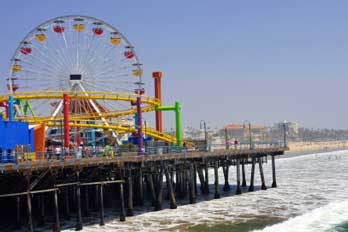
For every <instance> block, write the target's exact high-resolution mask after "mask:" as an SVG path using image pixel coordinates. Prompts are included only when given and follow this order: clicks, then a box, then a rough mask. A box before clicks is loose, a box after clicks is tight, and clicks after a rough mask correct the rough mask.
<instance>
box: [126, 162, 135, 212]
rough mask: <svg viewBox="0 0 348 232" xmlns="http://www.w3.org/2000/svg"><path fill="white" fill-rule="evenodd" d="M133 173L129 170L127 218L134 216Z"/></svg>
mask: <svg viewBox="0 0 348 232" xmlns="http://www.w3.org/2000/svg"><path fill="white" fill-rule="evenodd" d="M132 179H133V178H132V171H131V170H130V169H129V171H128V182H127V185H128V192H127V197H128V198H127V202H128V205H127V216H128V217H129V216H133V215H134V213H133V181H132Z"/></svg>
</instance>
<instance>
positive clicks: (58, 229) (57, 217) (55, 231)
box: [53, 190, 60, 232]
mask: <svg viewBox="0 0 348 232" xmlns="http://www.w3.org/2000/svg"><path fill="white" fill-rule="evenodd" d="M57 191H58V190H56V191H54V209H55V220H56V221H55V225H54V228H53V231H54V232H59V231H60V221H59V207H58V193H57Z"/></svg>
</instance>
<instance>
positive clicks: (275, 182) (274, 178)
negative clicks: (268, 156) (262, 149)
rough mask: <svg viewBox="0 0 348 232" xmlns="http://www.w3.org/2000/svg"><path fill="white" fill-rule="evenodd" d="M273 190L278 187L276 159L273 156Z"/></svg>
mask: <svg viewBox="0 0 348 232" xmlns="http://www.w3.org/2000/svg"><path fill="white" fill-rule="evenodd" d="M272 179H273V182H272V188H276V187H277V179H276V168H275V157H274V155H272Z"/></svg>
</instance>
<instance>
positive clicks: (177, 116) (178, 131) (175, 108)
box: [155, 101, 182, 146]
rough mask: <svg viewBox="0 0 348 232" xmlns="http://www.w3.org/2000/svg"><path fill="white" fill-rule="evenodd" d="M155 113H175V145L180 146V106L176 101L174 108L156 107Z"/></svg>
mask: <svg viewBox="0 0 348 232" xmlns="http://www.w3.org/2000/svg"><path fill="white" fill-rule="evenodd" d="M155 110H156V111H175V121H176V143H177V145H178V146H182V126H181V122H182V121H181V104H180V102H178V101H176V102H175V105H174V106H156V108H155Z"/></svg>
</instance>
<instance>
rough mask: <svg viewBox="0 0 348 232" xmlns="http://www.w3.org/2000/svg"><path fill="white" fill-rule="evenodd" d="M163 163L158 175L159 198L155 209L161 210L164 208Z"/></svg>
mask: <svg viewBox="0 0 348 232" xmlns="http://www.w3.org/2000/svg"><path fill="white" fill-rule="evenodd" d="M162 189H163V164H161V169H160V172H159V176H158V182H157V200H156V205H155V210H156V211H157V210H161V209H162V201H163V192H162Z"/></svg>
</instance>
